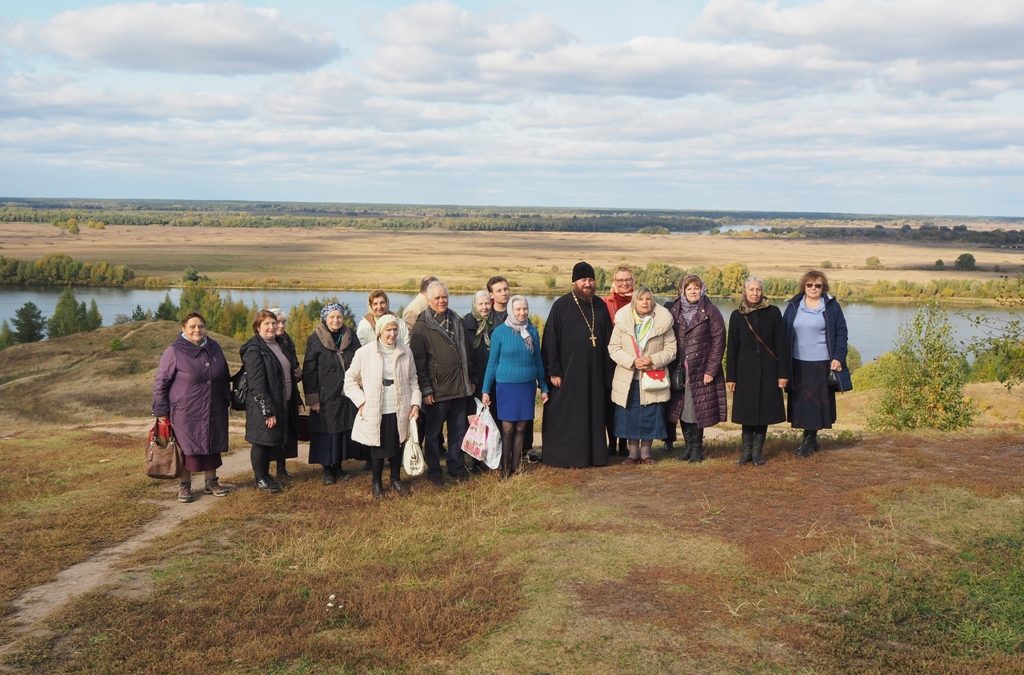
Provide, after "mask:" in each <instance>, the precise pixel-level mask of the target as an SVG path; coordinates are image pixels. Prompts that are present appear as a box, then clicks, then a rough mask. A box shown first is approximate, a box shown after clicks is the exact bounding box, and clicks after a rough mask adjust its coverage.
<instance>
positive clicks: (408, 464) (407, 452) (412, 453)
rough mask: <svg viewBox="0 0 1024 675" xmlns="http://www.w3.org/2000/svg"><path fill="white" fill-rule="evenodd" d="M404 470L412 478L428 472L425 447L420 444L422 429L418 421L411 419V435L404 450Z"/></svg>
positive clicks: (407, 438) (406, 440)
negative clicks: (424, 455)
mask: <svg viewBox="0 0 1024 675" xmlns="http://www.w3.org/2000/svg"><path fill="white" fill-rule="evenodd" d="M402 468H403V469H405V472H406V473H407V474H409V476H411V477H415V476H419V475H420V474H422V473H423V472H424V471H426V470H427V462H426V460H425V459H424V458H423V446H422V445H421V444H420V428H419V425H417V424H416V420H414V419H412V418H409V435H408V436H407V437H406V439H405V446H404V447H403V448H402Z"/></svg>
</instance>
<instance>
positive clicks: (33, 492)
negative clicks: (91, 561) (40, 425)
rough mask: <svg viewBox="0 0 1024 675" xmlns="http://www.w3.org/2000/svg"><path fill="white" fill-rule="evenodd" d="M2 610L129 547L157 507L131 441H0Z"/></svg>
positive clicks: (69, 435) (53, 434)
mask: <svg viewBox="0 0 1024 675" xmlns="http://www.w3.org/2000/svg"><path fill="white" fill-rule="evenodd" d="M0 456H2V457H3V462H0V485H2V492H0V494H2V497H0V541H3V542H4V545H3V546H2V547H0V603H2V605H3V606H4V607H6V606H7V605H8V603H9V602H10V601H11V600H12V599H13V598H14V597H15V596H16V595H17V594H18V593H20V592H21V591H24V590H25V589H27V588H29V587H31V586H33V585H36V584H39V583H42V582H44V581H47V580H48V579H50V578H52V577H53V576H54V574H56V573H57V572H58V571H60V570H62V569H64V568H66V567H68V566H70V565H72V564H74V563H77V562H81V561H82V560H84V559H85V558H87V557H89V556H90V555H92V554H93V553H95V552H96V551H98V550H100V549H103V548H105V547H107V546H110V545H112V544H114V543H117V542H120V541H123V540H124V539H127V538H128V537H129V536H130V535H131V534H134V533H135V532H136V531H137V530H138V529H139V528H140V527H141V526H142V525H143V524H144V523H145V522H146V521H147V520H149V519H150V518H152V517H153V516H154V515H155V514H156V513H157V511H159V506H158V505H156V504H154V503H152V502H150V501H148V500H149V499H153V498H156V497H158V494H157V492H156V489H155V487H154V485H153V481H151V480H150V479H147V478H145V477H144V476H143V475H142V472H141V471H140V470H139V469H140V466H141V463H142V446H141V445H140V443H139V441H138V440H137V439H132V438H130V437H126V436H121V435H113V434H104V433H97V432H88V431H66V430H51V431H49V432H47V433H46V434H31V435H29V434H24V435H22V434H17V435H15V436H14V437H10V436H9V437H6V438H4V439H3V440H0Z"/></svg>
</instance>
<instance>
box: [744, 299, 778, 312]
mask: <svg viewBox="0 0 1024 675" xmlns="http://www.w3.org/2000/svg"><path fill="white" fill-rule="evenodd" d="M771 304H772V303H771V301H770V300H768V298H766V297H764V296H763V295H762V296H761V302H759V303H757V304H756V305H751V304H749V303H748V302H747V299H746V298H743V299H742V300H740V314H752V313H754V312H756V311H757V310H759V309H764V308H766V307H771Z"/></svg>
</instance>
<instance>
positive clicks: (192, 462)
mask: <svg viewBox="0 0 1024 675" xmlns="http://www.w3.org/2000/svg"><path fill="white" fill-rule="evenodd" d="M223 463H224V462H223V460H221V458H220V453H219V452H215V453H213V454H210V455H185V468H186V469H188V470H189V472H190V473H199V472H200V471H213V470H214V469H216V468H217V467H219V466H220V465H221V464H223Z"/></svg>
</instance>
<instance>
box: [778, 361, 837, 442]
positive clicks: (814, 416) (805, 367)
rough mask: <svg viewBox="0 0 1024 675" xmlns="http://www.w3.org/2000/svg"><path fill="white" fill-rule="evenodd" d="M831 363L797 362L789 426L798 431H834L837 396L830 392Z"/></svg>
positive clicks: (794, 371) (790, 396)
mask: <svg viewBox="0 0 1024 675" xmlns="http://www.w3.org/2000/svg"><path fill="white" fill-rule="evenodd" d="M829 363H830V362H829V361H798V360H796V359H793V379H792V381H791V383H790V384H791V390H790V392H789V422H790V424H792V425H793V428H795V429H810V430H813V431H816V430H818V429H831V428H832V424H833V423H834V422H835V421H836V394H835V392H834V391H832V390H831V389H829V388H828V369H829Z"/></svg>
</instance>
